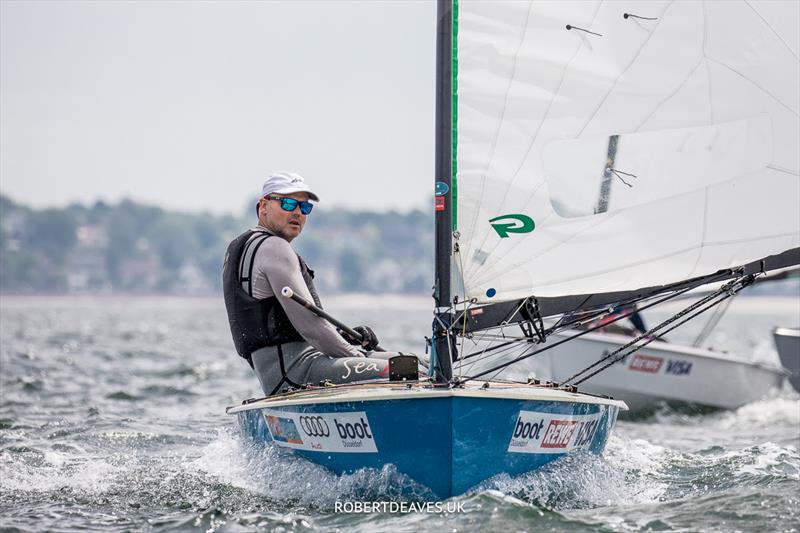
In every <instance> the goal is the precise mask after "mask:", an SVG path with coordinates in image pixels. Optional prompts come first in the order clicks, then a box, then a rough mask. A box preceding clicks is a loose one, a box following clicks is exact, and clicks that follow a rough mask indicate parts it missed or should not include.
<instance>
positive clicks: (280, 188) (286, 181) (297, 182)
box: [261, 172, 319, 202]
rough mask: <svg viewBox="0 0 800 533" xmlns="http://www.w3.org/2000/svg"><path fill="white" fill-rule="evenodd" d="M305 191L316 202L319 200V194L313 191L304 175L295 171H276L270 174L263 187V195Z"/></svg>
mask: <svg viewBox="0 0 800 533" xmlns="http://www.w3.org/2000/svg"><path fill="white" fill-rule="evenodd" d="M295 192H304V193H307V194H308V197H309V198H310V199H311V200H314V201H315V202H319V196H317V195H316V194H314V193H313V192H311V188H310V187H309V186H308V185H307V184H306V182H305V180H304V179H303V176H301V175H300V174H296V173H294V172H274V173H272V174H270V176H269V177H268V178H267V181H265V182H264V185H263V186H262V187H261V196H262V197H264V196H266V195H268V194H272V193H277V194H292V193H295Z"/></svg>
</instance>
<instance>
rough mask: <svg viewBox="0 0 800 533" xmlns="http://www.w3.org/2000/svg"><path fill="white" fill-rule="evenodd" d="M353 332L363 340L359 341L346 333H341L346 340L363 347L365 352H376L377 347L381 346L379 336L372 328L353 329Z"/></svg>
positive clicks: (359, 327)
mask: <svg viewBox="0 0 800 533" xmlns="http://www.w3.org/2000/svg"><path fill="white" fill-rule="evenodd" d="M353 331H355V332H356V333H358V334H360V335H361V339H362V340H360V341H359V340H357V339H354V338H353V337H351V336H350V335H348V334H347V333H345V332H344V331H339V333H340V334H341V335H342V337H344V340H346V341H347V342H349V343H350V344H352V345H354V346H361V347H362V348H364V349H365V350H374V349H375V347H376V346H377V345H378V344H379V341H378V336H377V335H375V332H374V331H372V328H370V327H369V326H356V327H354V328H353Z"/></svg>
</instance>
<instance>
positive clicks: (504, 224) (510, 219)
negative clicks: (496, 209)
mask: <svg viewBox="0 0 800 533" xmlns="http://www.w3.org/2000/svg"><path fill="white" fill-rule="evenodd" d="M489 224H491V225H492V227H493V228H494V230H495V231H496V232H497V234H498V235H500V238H501V239H505V238H506V237H508V236H509V235H508V234H509V233H530V232H532V231H533V229H534V228H535V227H536V224H534V223H533V219H532V218H531V217H529V216H528V215H522V214H520V213H514V214H511V215H501V216H499V217H494V218H493V219H491V220H489Z"/></svg>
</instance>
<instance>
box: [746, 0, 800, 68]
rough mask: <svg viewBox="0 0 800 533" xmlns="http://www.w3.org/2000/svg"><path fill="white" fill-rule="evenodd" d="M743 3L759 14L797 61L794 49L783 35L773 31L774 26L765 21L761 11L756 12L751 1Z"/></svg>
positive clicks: (799, 58)
mask: <svg viewBox="0 0 800 533" xmlns="http://www.w3.org/2000/svg"><path fill="white" fill-rule="evenodd" d="M744 3H745V4H747V7H749V8H750V9H752V10H753V12H754V13H755V14H756V15H758V16H759V18H760V19H761V20H763V21H764V24H766V25H767V27H768V28H769V29H770V30H772V33H774V34H775V37H777V38H778V39H780V41H781V42H782V43H783V45H784V46H785V47H786V49H787V50H789V53H790V54H792V55H793V56H794V58H795V59H797V60H798V61H800V57H797V54H796V53H795V51H794V50H792V47H791V46H789V43H787V42H786V41H784V40H783V37H781V36H780V34H779V33H778V32H777V31H775V28H773V27H772V24H770V23H769V22H767V19H765V18H764V16H763V15H762V14H761V13H759V12H758V10H757V9H756V8H755V7H753V5H752V4H751V3H750V2H749V1H748V0H744Z"/></svg>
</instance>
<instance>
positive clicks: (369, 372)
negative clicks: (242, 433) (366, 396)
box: [223, 172, 398, 396]
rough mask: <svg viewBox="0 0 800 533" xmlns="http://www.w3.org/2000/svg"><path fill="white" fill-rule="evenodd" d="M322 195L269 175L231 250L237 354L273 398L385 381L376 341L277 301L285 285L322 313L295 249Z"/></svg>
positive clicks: (229, 281) (228, 270) (361, 329)
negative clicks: (253, 215)
mask: <svg viewBox="0 0 800 533" xmlns="http://www.w3.org/2000/svg"><path fill="white" fill-rule="evenodd" d="M318 201H319V197H318V196H317V195H316V194H314V192H312V191H311V189H310V188H309V186H308V185H307V184H306V182H305V180H304V179H303V178H302V177H301V176H300V175H298V174H295V173H293V172H276V173H274V174H272V175H270V176H269V177H268V178H267V180H266V181H265V182H264V185H263V187H262V189H261V198H260V199H259V201H258V204H257V205H256V212H257V214H258V224H257V225H256V226H255V227H253V228H251V229H249V230H247V231H245V232H244V233H242V234H241V235H239V236H238V237H237V238H236V239H234V240H233V241H232V242H231V243H230V245H229V246H228V251H227V253H226V255H225V265H224V269H223V290H224V293H225V307H226V308H227V311H228V321H229V323H230V327H231V334H232V335H233V341H234V344H235V345H236V350H237V352H238V353H239V355H241V356H242V357H244V358H245V359H247V361H248V362H249V363H250V366H251V367H252V368H253V370H254V371H255V374H256V376H257V377H258V380H259V382H260V383H261V388H262V389H263V391H264V394H266V395H268V396H271V395H274V394H277V393H279V392H282V391H283V390H285V389H288V388H292V387H295V388H296V387H300V386H301V385H304V384H314V385H316V384H319V383H321V382H325V381H329V382H331V383H347V382H352V381H361V380H367V379H375V378H388V372H389V368H388V358H389V357H391V356H395V355H398V354H397V353H391V352H375V351H372V350H373V349H374V348H375V347H376V346H377V345H378V337H377V336H376V335H375V333H374V332H373V331H372V329H370V328H369V327H367V326H358V327H356V328H354V329H355V330H356V331H357V332H358V333H359V334H361V336H362V338H363V341H362V342H359V341H357V340H355V339H351V338H345V337H343V334H342V333H340V332H338V330H337V329H336V328H335V327H333V326H332V325H331V324H330V323H328V322H327V321H326V320H324V319H322V318H320V317H318V316H317V315H315V314H313V313H312V312H311V311H309V310H308V309H306V308H305V307H303V306H301V305H300V304H298V303H296V302H295V301H293V300H291V299H289V298H284V297H282V296H280V293H281V289H282V288H283V287H291V288H292V290H293V291H294V292H295V293H297V294H298V295H300V296H302V297H304V298H305V299H306V300H308V301H313V302H315V303H316V305H317V306H318V307H322V305H321V303H320V299H319V295H318V294H317V291H316V289H315V288H314V271H313V270H311V269H310V268H309V267H308V265H307V264H306V262H305V261H304V260H303V258H302V257H300V256H299V255H298V254H297V253H296V252H295V251H294V249H293V248H292V245H291V242H292V241H293V240H294V239H296V238H297V237H298V236H299V235H300V233H301V232H302V231H303V227H304V226H305V223H306V219H307V218H308V216H309V214H310V213H311V210H312V209H313V207H314V204H313V203H312V202H318Z"/></svg>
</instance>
